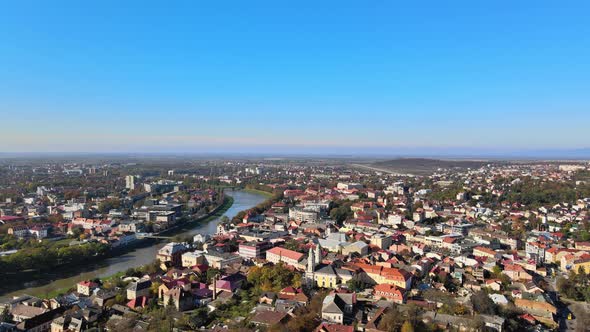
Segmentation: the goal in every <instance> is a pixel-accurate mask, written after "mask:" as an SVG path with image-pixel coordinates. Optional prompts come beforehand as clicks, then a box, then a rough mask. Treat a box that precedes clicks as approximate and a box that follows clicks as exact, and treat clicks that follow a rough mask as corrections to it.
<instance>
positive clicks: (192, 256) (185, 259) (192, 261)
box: [181, 251, 205, 267]
mask: <svg viewBox="0 0 590 332" xmlns="http://www.w3.org/2000/svg"><path fill="white" fill-rule="evenodd" d="M181 260H182V267H193V266H196V265H201V264H204V263H205V256H204V255H203V252H202V251H189V252H185V253H183V254H182V255H181Z"/></svg>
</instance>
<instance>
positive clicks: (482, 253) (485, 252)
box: [473, 247, 500, 258]
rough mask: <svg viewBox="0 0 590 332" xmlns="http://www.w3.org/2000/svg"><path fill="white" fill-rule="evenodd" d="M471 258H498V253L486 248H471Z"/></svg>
mask: <svg viewBox="0 0 590 332" xmlns="http://www.w3.org/2000/svg"><path fill="white" fill-rule="evenodd" d="M473 256H475V257H487V258H499V257H500V253H498V252H496V251H494V250H492V249H490V248H486V247H475V248H473Z"/></svg>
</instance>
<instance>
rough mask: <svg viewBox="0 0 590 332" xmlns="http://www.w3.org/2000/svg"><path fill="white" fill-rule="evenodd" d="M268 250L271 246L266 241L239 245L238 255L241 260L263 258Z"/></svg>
mask: <svg viewBox="0 0 590 332" xmlns="http://www.w3.org/2000/svg"><path fill="white" fill-rule="evenodd" d="M270 248H272V244H271V243H270V242H267V241H263V242H246V243H241V244H240V245H239V247H238V253H239V255H240V256H242V257H243V258H250V259H251V258H263V257H265V255H266V251H267V250H268V249H270Z"/></svg>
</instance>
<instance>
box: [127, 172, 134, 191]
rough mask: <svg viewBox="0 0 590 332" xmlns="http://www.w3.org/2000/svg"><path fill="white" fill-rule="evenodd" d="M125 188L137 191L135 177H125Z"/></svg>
mask: <svg viewBox="0 0 590 332" xmlns="http://www.w3.org/2000/svg"><path fill="white" fill-rule="evenodd" d="M125 188H127V189H130V190H133V189H135V176H133V175H127V176H126V177H125Z"/></svg>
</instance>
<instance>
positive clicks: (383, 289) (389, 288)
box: [373, 284, 406, 304]
mask: <svg viewBox="0 0 590 332" xmlns="http://www.w3.org/2000/svg"><path fill="white" fill-rule="evenodd" d="M373 296H374V297H375V299H381V298H385V299H387V300H389V301H392V302H394V303H398V304H402V303H404V302H405V300H406V296H405V290H404V289H402V288H399V287H397V286H395V285H389V284H380V285H377V286H375V287H374V288H373Z"/></svg>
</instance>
